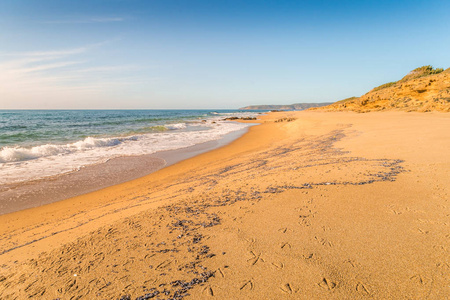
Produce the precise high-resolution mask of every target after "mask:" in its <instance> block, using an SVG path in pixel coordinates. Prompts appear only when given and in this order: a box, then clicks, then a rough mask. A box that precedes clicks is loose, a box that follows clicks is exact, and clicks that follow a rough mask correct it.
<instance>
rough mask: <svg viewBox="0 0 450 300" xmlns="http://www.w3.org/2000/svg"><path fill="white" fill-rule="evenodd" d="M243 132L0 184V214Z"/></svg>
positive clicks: (107, 182)
mask: <svg viewBox="0 0 450 300" xmlns="http://www.w3.org/2000/svg"><path fill="white" fill-rule="evenodd" d="M247 131H248V127H247V128H243V129H241V130H237V131H234V132H231V133H228V134H226V135H224V136H223V137H222V138H221V139H219V140H212V141H209V142H205V143H201V144H197V145H194V146H189V147H185V148H180V149H175V150H166V151H159V152H155V153H152V154H146V155H135V156H121V157H115V158H112V159H109V160H108V161H106V162H103V163H98V164H93V165H88V166H85V167H83V168H81V169H80V170H77V171H72V172H68V173H63V174H59V175H54V176H49V177H45V178H43V179H37V180H31V181H25V182H20V183H13V184H3V185H0V198H1V199H2V201H1V203H0V215H3V214H8V213H12V212H16V211H20V210H24V209H29V208H33V207H37V206H41V205H45V204H50V203H53V202H57V201H61V200H65V199H69V198H72V197H76V196H80V195H84V194H87V193H90V192H95V191H98V190H101V189H103V188H106V187H109V186H113V185H117V184H120V183H124V182H127V181H131V180H134V179H137V178H140V177H143V176H146V175H149V174H151V173H153V172H156V171H158V170H160V169H162V168H164V167H166V166H170V165H172V164H174V163H177V162H179V161H181V160H184V159H188V158H191V157H193V156H195V155H198V154H201V153H205V152H207V151H211V150H213V149H216V148H219V147H222V146H224V145H226V144H228V143H230V142H231V141H233V140H234V139H237V138H239V137H240V136H242V135H243V134H245V132H247Z"/></svg>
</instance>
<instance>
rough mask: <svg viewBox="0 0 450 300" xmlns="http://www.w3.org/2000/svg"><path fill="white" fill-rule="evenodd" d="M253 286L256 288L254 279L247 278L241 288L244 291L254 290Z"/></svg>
mask: <svg viewBox="0 0 450 300" xmlns="http://www.w3.org/2000/svg"><path fill="white" fill-rule="evenodd" d="M253 288H254V284H253V281H252V280H247V281H245V282H244V283H243V284H242V285H241V287H240V288H239V289H240V290H241V291H243V290H249V291H251V290H253Z"/></svg>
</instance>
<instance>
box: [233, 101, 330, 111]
mask: <svg viewBox="0 0 450 300" xmlns="http://www.w3.org/2000/svg"><path fill="white" fill-rule="evenodd" d="M329 104H332V102H323V103H295V104H288V105H250V106H246V107H241V108H239V109H261V110H303V109H308V108H311V107H321V106H325V105H329Z"/></svg>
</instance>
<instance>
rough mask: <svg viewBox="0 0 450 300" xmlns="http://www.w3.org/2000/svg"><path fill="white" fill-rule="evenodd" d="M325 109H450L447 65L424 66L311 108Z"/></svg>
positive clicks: (446, 110) (444, 110)
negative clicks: (361, 92)
mask: <svg viewBox="0 0 450 300" xmlns="http://www.w3.org/2000/svg"><path fill="white" fill-rule="evenodd" d="M312 109H313V110H325V111H349V110H351V111H356V112H368V111H379V110H403V111H422V112H427V111H442V112H450V68H449V69H447V70H445V71H444V69H441V68H437V69H434V68H433V67H432V66H423V67H420V68H417V69H414V70H412V71H411V72H409V73H408V74H407V75H406V76H405V77H403V78H402V79H400V80H399V81H394V82H389V83H385V84H382V85H380V86H378V87H376V88H373V89H372V90H370V91H369V92H368V93H366V94H365V95H362V96H361V97H351V98H347V99H344V100H341V101H338V102H335V103H333V104H331V105H328V106H324V107H320V108H312Z"/></svg>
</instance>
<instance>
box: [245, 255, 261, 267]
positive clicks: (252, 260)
mask: <svg viewBox="0 0 450 300" xmlns="http://www.w3.org/2000/svg"><path fill="white" fill-rule="evenodd" d="M250 254H251V255H252V256H253V257H252V258H250V259H247V262H249V263H250V264H251V265H252V266H254V265H256V263H257V262H259V261H261V262H264V259H262V258H261V253H259V254H255V253H254V252H253V251H250Z"/></svg>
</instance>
